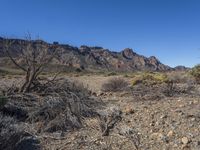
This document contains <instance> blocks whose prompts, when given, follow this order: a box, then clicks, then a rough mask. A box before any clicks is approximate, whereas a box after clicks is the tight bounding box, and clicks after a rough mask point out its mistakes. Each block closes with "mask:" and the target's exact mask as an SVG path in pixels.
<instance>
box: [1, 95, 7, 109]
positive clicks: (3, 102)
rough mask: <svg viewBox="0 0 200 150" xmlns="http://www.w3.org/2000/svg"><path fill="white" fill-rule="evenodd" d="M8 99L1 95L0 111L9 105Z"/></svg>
mask: <svg viewBox="0 0 200 150" xmlns="http://www.w3.org/2000/svg"><path fill="white" fill-rule="evenodd" d="M7 101H8V98H7V97H6V96H2V95H0V109H1V108H2V107H3V106H4V105H5V104H6V103H7Z"/></svg>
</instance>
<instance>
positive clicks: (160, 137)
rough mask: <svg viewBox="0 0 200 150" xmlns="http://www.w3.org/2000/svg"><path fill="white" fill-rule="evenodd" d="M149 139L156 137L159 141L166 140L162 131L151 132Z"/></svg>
mask: <svg viewBox="0 0 200 150" xmlns="http://www.w3.org/2000/svg"><path fill="white" fill-rule="evenodd" d="M151 139H157V140H159V141H163V142H167V141H168V140H167V137H166V136H165V135H163V134H162V133H153V134H151Z"/></svg>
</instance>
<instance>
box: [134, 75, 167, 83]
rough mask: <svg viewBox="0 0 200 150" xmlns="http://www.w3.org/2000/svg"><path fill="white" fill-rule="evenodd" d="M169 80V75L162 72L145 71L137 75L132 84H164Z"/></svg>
mask: <svg viewBox="0 0 200 150" xmlns="http://www.w3.org/2000/svg"><path fill="white" fill-rule="evenodd" d="M165 82H168V77H167V75H165V74H162V73H153V72H144V73H140V74H139V75H136V76H135V77H134V78H133V80H132V86H134V85H137V84H143V85H146V86H151V85H156V84H163V83H165Z"/></svg>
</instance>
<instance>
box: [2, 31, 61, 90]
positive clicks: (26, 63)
mask: <svg viewBox="0 0 200 150" xmlns="http://www.w3.org/2000/svg"><path fill="white" fill-rule="evenodd" d="M13 44H14V40H9V39H6V40H5V43H4V45H5V48H4V51H5V53H6V54H7V56H8V57H9V58H10V60H11V61H12V62H13V63H14V64H15V65H16V66H17V67H18V68H19V69H21V70H22V71H24V72H25V73H26V76H25V82H24V83H23V84H22V86H21V87H20V89H19V92H22V93H25V92H30V90H31V89H32V88H34V87H36V86H37V84H39V81H38V76H39V74H41V72H42V71H43V70H44V68H45V67H46V66H47V65H48V64H49V63H50V62H51V61H52V59H53V58H54V57H55V56H56V55H57V54H58V47H57V45H51V46H49V45H48V44H46V43H42V42H40V41H38V42H34V41H32V40H31V36H30V34H29V35H28V36H26V41H21V43H20V45H21V47H22V48H21V49H20V54H19V59H20V60H21V62H23V63H19V62H18V61H17V60H16V59H15V58H14V57H13V56H12V54H11V52H10V50H11V47H12V45H13Z"/></svg>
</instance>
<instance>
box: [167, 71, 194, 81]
mask: <svg viewBox="0 0 200 150" xmlns="http://www.w3.org/2000/svg"><path fill="white" fill-rule="evenodd" d="M167 77H168V80H169V81H172V82H173V83H178V84H192V83H195V81H194V78H193V77H192V76H190V75H189V74H188V73H187V72H170V73H168V74H167Z"/></svg>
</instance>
